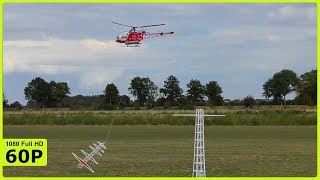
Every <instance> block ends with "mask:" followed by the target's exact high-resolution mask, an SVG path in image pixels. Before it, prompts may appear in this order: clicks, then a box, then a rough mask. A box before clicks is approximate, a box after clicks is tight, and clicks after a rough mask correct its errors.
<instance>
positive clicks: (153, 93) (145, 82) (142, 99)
mask: <svg viewBox="0 0 320 180" xmlns="http://www.w3.org/2000/svg"><path fill="white" fill-rule="evenodd" d="M128 90H129V91H130V94H132V95H133V96H135V97H136V98H137V101H138V104H139V106H143V105H145V104H146V105H147V106H150V105H151V106H152V105H153V104H154V102H155V99H156V97H157V95H158V87H157V86H156V85H155V84H154V83H153V82H152V81H151V80H150V79H149V78H148V77H147V78H141V77H135V78H133V79H132V80H131V84H130V87H129V88H128Z"/></svg>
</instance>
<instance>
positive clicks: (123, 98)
mask: <svg viewBox="0 0 320 180" xmlns="http://www.w3.org/2000/svg"><path fill="white" fill-rule="evenodd" d="M120 98H121V105H122V106H126V107H128V106H130V102H131V100H130V97H129V96H127V95H122V96H121V97H120Z"/></svg>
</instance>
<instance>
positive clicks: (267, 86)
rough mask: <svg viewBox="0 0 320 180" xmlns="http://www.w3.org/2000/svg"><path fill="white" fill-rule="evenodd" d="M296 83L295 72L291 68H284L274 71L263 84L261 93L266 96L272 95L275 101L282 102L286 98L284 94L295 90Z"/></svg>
mask: <svg viewBox="0 0 320 180" xmlns="http://www.w3.org/2000/svg"><path fill="white" fill-rule="evenodd" d="M298 83H299V79H298V77H297V74H296V73H295V72H294V71H292V70H288V69H284V70H282V71H280V72H277V73H275V74H274V75H273V77H272V78H271V79H269V80H268V81H267V82H265V83H264V84H263V91H264V92H263V95H264V96H265V97H266V98H270V97H273V100H274V101H275V102H281V104H282V103H284V102H285V100H286V95H287V94H289V93H291V92H293V91H295V90H296V87H297V85H298Z"/></svg>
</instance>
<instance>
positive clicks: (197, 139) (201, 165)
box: [173, 109, 225, 177]
mask: <svg viewBox="0 0 320 180" xmlns="http://www.w3.org/2000/svg"><path fill="white" fill-rule="evenodd" d="M173 116H195V126H194V151H193V169H192V177H206V158H205V146H204V117H205V116H210V117H218V116H225V115H204V111H203V109H196V114H174V115H173Z"/></svg>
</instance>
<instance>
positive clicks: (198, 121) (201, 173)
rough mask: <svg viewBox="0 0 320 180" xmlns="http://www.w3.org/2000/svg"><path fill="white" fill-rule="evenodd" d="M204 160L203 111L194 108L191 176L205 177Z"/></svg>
mask: <svg viewBox="0 0 320 180" xmlns="http://www.w3.org/2000/svg"><path fill="white" fill-rule="evenodd" d="M205 162H206V161H205V150H204V112H203V109H196V117H195V126H194V153H193V173H192V177H206V163H205Z"/></svg>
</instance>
